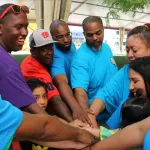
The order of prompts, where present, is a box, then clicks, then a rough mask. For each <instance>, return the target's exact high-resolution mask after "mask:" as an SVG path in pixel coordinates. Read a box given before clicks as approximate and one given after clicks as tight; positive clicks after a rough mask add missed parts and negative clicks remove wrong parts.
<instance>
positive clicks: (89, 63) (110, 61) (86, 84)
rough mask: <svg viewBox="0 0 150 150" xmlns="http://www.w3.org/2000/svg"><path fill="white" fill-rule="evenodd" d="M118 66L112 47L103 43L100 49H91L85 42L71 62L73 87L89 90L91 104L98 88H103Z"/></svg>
mask: <svg viewBox="0 0 150 150" xmlns="http://www.w3.org/2000/svg"><path fill="white" fill-rule="evenodd" d="M117 70H118V68H117V65H116V63H115V61H114V58H113V55H112V52H111V49H110V47H109V46H108V45H107V44H105V43H103V44H102V47H101V49H100V50H98V51H95V50H93V49H91V48H90V47H89V46H88V45H87V44H86V43H83V44H82V45H81V47H80V48H79V50H77V52H76V53H75V55H74V56H73V60H72V64H71V85H72V88H73V89H74V88H82V89H84V90H85V91H86V92H87V95H88V100H89V104H91V103H92V101H93V99H94V97H95V96H96V93H97V91H98V89H101V88H102V87H103V86H104V85H105V84H106V83H107V82H108V81H109V80H110V78H112V76H113V75H114V74H115V73H116V72H117Z"/></svg>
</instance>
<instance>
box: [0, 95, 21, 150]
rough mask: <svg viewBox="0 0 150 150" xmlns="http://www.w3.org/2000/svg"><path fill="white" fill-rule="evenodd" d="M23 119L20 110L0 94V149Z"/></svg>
mask: <svg viewBox="0 0 150 150" xmlns="http://www.w3.org/2000/svg"><path fill="white" fill-rule="evenodd" d="M22 119H23V114H22V112H21V111H20V110H19V109H18V108H16V107H14V106H13V105H11V104H10V103H9V102H7V101H5V100H2V99H1V96H0V150H2V149H4V147H5V146H6V144H7V143H8V142H9V140H10V139H11V138H12V136H13V135H14V133H15V132H16V130H17V128H18V126H19V125H20V124H21V122H22Z"/></svg>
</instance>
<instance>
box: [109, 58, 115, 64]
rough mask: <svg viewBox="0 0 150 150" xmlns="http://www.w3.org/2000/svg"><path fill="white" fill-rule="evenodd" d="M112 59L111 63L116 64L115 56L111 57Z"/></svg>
mask: <svg viewBox="0 0 150 150" xmlns="http://www.w3.org/2000/svg"><path fill="white" fill-rule="evenodd" d="M110 61H111V63H112V64H113V65H115V64H116V62H115V60H114V58H112V57H111V58H110Z"/></svg>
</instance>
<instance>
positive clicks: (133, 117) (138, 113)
mask: <svg viewBox="0 0 150 150" xmlns="http://www.w3.org/2000/svg"><path fill="white" fill-rule="evenodd" d="M121 116H122V123H121V128H124V127H126V126H127V125H130V124H132V123H135V122H138V121H141V120H143V119H145V118H147V117H149V116H150V98H144V97H138V98H136V97H134V98H129V99H128V100H127V101H126V102H125V103H124V104H123V106H122V109H121Z"/></svg>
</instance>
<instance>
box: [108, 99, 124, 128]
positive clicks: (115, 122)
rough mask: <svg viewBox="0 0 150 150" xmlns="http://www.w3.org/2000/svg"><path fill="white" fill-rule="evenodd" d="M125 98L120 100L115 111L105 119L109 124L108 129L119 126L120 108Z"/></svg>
mask: <svg viewBox="0 0 150 150" xmlns="http://www.w3.org/2000/svg"><path fill="white" fill-rule="evenodd" d="M125 101H126V100H123V101H121V103H120V105H119V106H118V107H117V109H116V110H115V112H114V113H113V114H112V115H111V117H110V118H109V119H108V120H107V122H106V124H107V125H108V126H109V128H110V129H118V128H120V127H121V121H122V119H121V108H122V104H123V103H124V102H125Z"/></svg>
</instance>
